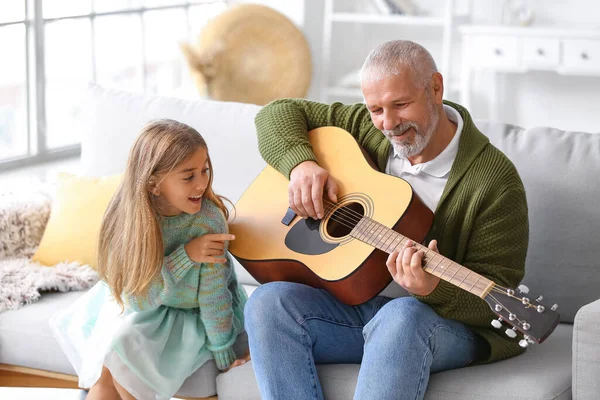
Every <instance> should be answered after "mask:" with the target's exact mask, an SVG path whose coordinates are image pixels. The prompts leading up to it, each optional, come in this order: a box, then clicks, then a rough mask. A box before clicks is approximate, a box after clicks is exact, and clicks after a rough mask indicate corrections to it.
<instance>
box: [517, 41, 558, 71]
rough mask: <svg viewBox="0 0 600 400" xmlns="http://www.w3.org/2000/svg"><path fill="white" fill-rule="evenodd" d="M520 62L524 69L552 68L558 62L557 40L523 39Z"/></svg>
mask: <svg viewBox="0 0 600 400" xmlns="http://www.w3.org/2000/svg"><path fill="white" fill-rule="evenodd" d="M522 51H523V54H522V56H521V57H522V61H523V66H525V67H538V68H544V67H548V68H553V67H556V66H557V65H558V63H559V62H560V42H559V40H558V39H552V38H550V39H547V38H535V37H525V38H523V50H522Z"/></svg>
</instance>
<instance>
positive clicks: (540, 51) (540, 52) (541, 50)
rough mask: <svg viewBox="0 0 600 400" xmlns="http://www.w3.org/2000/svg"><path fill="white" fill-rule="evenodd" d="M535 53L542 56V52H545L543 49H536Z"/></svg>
mask: <svg viewBox="0 0 600 400" xmlns="http://www.w3.org/2000/svg"><path fill="white" fill-rule="evenodd" d="M537 53H538V55H539V56H543V55H544V54H546V53H545V52H544V49H537Z"/></svg>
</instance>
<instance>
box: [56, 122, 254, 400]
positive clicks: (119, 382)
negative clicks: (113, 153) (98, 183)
mask: <svg viewBox="0 0 600 400" xmlns="http://www.w3.org/2000/svg"><path fill="white" fill-rule="evenodd" d="M227 218H228V210H227V208H226V207H225V205H224V204H223V201H222V198H221V197H219V196H217V195H215V193H214V192H213V190H212V165H211V161H210V157H209V155H208V149H207V145H206V142H205V141H204V139H203V138H202V136H200V134H199V133H198V132H197V131H196V130H194V129H193V128H191V127H189V126H187V125H185V124H182V123H179V122H176V121H173V120H159V121H154V122H151V123H150V124H148V125H147V126H146V127H144V129H143V130H142V132H141V134H140V136H139V137H138V138H137V140H136V142H135V143H134V145H133V147H132V149H131V151H130V153H129V160H128V164H127V168H126V170H125V174H124V177H123V182H122V183H121V185H120V187H119V188H118V190H117V192H116V193H115V195H114V196H113V198H112V200H111V202H110V204H109V206H108V208H107V210H106V213H105V215H104V219H103V221H102V227H101V230H100V240H99V248H98V273H99V276H100V278H101V279H102V281H101V282H100V283H98V284H97V285H95V286H94V287H93V288H92V289H90V291H89V292H88V293H86V294H85V295H84V296H82V297H81V298H80V299H79V300H78V301H77V302H76V303H75V304H73V305H72V306H71V307H70V308H68V309H66V310H64V311H61V312H59V313H57V315H55V316H54V317H53V318H52V320H51V322H50V323H51V326H52V328H53V332H54V334H55V336H56V337H57V339H58V341H59V342H60V343H61V346H62V347H63V349H64V351H65V353H66V354H67V357H68V358H69V361H70V362H71V363H72V364H73V367H74V369H75V371H76V372H77V374H78V376H79V384H80V386H82V387H86V388H90V387H91V390H90V392H89V395H88V399H91V398H102V399H106V398H116V399H118V398H120V397H121V398H124V399H128V398H133V397H135V398H138V399H148V398H151V399H169V398H171V397H172V396H173V395H174V394H175V393H176V392H177V390H178V389H179V387H180V386H181V385H182V383H183V382H184V381H185V379H186V378H187V377H188V376H190V375H191V374H192V373H194V372H195V371H196V370H197V369H198V368H199V367H200V366H202V365H203V364H204V363H205V362H206V361H208V360H209V359H214V361H215V363H216V365H217V368H219V369H220V370H227V369H228V368H230V366H231V365H232V363H234V360H235V359H236V355H235V353H234V350H233V347H232V346H233V344H234V342H235V341H236V338H237V336H238V335H239V334H240V333H241V332H243V309H244V304H245V302H246V294H245V292H244V290H243V289H242V288H241V287H240V286H239V285H238V282H237V278H236V275H235V272H234V270H233V266H232V263H231V260H230V258H229V255H228V254H227V243H228V241H229V240H233V239H234V237H233V235H230V234H229V233H228V227H227ZM246 358H248V356H246ZM240 363H243V362H242V361H241V360H238V361H235V365H238V364H240ZM119 396H120V397H119ZM132 396H133V397H132Z"/></svg>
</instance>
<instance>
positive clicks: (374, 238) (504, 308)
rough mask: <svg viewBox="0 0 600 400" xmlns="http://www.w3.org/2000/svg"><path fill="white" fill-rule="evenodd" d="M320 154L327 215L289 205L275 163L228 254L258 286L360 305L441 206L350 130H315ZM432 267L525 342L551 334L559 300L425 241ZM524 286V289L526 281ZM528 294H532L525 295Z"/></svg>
mask: <svg viewBox="0 0 600 400" xmlns="http://www.w3.org/2000/svg"><path fill="white" fill-rule="evenodd" d="M308 139H309V142H310V143H311V145H312V147H313V151H314V152H315V155H316V157H317V160H319V165H320V166H321V167H323V168H325V169H326V170H327V171H328V172H329V173H330V174H331V176H332V177H333V178H334V179H335V180H336V183H337V184H338V188H339V193H338V202H337V203H333V202H331V201H329V200H328V199H326V198H325V199H324V207H325V213H324V217H323V218H322V219H321V220H314V219H312V218H308V219H303V218H300V217H298V216H296V215H295V213H294V212H293V211H292V210H291V209H290V208H289V206H288V205H289V203H288V184H289V181H288V180H287V179H286V178H285V177H284V176H283V175H282V174H281V173H279V172H278V171H276V170H275V169H273V168H272V167H270V166H267V167H265V168H264V169H263V171H262V172H261V173H260V174H259V175H258V177H257V178H256V179H255V180H254V182H253V183H252V184H251V185H250V186H249V187H248V188H247V190H246V191H245V192H244V193H243V195H242V196H241V198H240V199H239V201H238V202H237V203H236V205H235V218H234V220H233V221H232V222H231V224H230V231H231V233H233V234H234V235H235V236H236V240H234V241H232V242H231V243H230V244H229V251H230V252H231V254H232V255H233V256H234V257H235V258H236V259H237V260H238V261H239V262H240V264H241V265H242V266H243V267H244V268H245V269H246V270H248V272H249V273H250V274H251V275H252V276H253V277H254V278H255V279H256V280H257V281H258V282H260V283H266V282H272V281H291V282H298V283H303V284H306V285H310V286H313V287H316V288H322V289H325V290H327V291H329V292H330V293H331V294H332V295H334V296H335V297H336V298H337V299H339V300H340V301H341V302H343V303H346V304H350V305H357V304H361V303H364V302H366V301H368V300H370V299H372V298H373V297H375V296H377V294H379V293H380V292H381V291H382V290H383V289H384V288H385V287H386V286H387V285H388V284H389V283H390V282H391V281H392V277H391V275H390V273H389V271H388V270H387V267H386V265H385V263H386V260H387V257H388V254H389V253H392V252H393V251H394V250H395V249H399V248H401V247H402V246H403V245H404V244H405V243H406V241H408V240H412V241H413V242H415V243H422V242H423V240H424V238H425V235H426V234H427V232H428V230H429V229H430V227H431V224H432V222H433V213H432V212H431V210H429V209H428V208H427V207H426V206H425V205H424V204H423V202H422V201H421V200H420V199H419V197H418V196H417V195H416V194H415V193H414V192H413V190H412V188H411V186H410V184H409V183H408V182H406V181H405V180H403V179H400V178H397V177H394V176H391V175H387V174H384V173H381V172H378V171H376V170H375V169H374V168H372V166H371V165H369V163H368V161H367V159H366V158H365V157H364V155H363V152H362V149H361V148H360V147H359V145H358V144H357V142H356V141H355V139H354V138H353V137H352V136H351V135H350V134H349V133H348V132H346V131H345V130H343V129H340V128H335V127H324V128H318V129H315V130H312V131H310V132H309V133H308ZM415 246H416V247H417V249H420V250H423V251H424V253H425V254H424V258H423V263H424V266H423V268H424V270H425V271H427V272H428V273H430V274H433V275H436V276H438V277H439V278H441V279H443V280H445V281H447V282H449V283H451V284H453V285H455V286H457V287H459V288H461V289H463V290H466V291H468V292H470V293H472V294H474V295H475V296H477V297H480V298H482V299H484V300H485V301H486V302H487V303H488V304H489V306H490V307H491V309H492V311H493V312H494V313H496V314H497V315H498V316H499V318H498V319H497V320H493V321H492V325H494V326H495V327H497V328H500V327H501V326H502V324H501V323H502V322H503V321H505V322H506V323H507V324H508V325H510V326H511V327H512V329H507V332H506V333H507V335H509V336H512V337H514V336H516V334H517V332H518V331H519V332H521V333H522V334H523V335H524V339H523V340H521V345H522V346H527V345H528V344H529V343H532V342H538V343H541V342H542V341H544V340H545V339H546V338H547V337H548V336H549V335H550V333H551V332H552V331H553V330H554V328H555V327H556V325H557V324H558V322H559V319H560V317H559V315H558V313H556V311H555V310H556V305H555V306H554V307H552V308H551V309H550V308H546V307H545V306H544V305H543V304H542V303H541V300H542V296H540V297H538V298H537V299H536V300H535V301H530V300H529V299H528V298H527V297H522V296H519V295H517V294H516V292H515V290H514V289H509V288H504V287H501V286H499V285H497V284H496V283H494V282H493V281H491V280H490V279H487V278H485V277H483V276H481V275H479V274H477V273H475V272H473V271H471V270H469V269H468V268H466V267H463V266H461V265H459V264H457V263H455V262H453V261H452V260H450V259H448V258H446V257H443V256H442V255H440V254H439V253H436V252H434V251H433V250H429V249H428V248H427V247H426V246H423V245H420V244H415ZM521 289H522V292H526V290H525V288H524V287H521ZM522 294H526V293H522Z"/></svg>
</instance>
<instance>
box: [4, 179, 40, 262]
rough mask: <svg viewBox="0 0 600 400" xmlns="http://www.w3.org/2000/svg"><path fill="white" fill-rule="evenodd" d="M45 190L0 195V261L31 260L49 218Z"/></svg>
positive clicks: (38, 189)
mask: <svg viewBox="0 0 600 400" xmlns="http://www.w3.org/2000/svg"><path fill="white" fill-rule="evenodd" d="M51 204H52V197H51V195H50V191H49V190H48V188H47V187H40V188H37V189H35V190H21V191H11V192H5V193H0V260H3V259H7V258H17V257H18V258H21V257H27V258H29V257H31V256H32V255H33V254H34V252H35V250H36V249H37V247H38V245H39V244H40V241H41V240H42V235H43V234H44V229H45V228H46V224H47V222H48V218H49V217H50V207H51Z"/></svg>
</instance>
